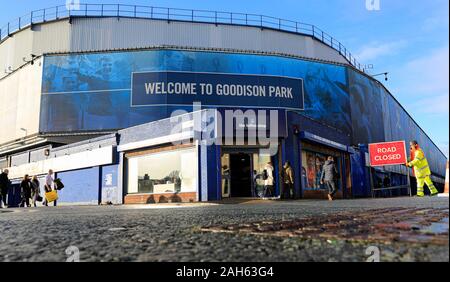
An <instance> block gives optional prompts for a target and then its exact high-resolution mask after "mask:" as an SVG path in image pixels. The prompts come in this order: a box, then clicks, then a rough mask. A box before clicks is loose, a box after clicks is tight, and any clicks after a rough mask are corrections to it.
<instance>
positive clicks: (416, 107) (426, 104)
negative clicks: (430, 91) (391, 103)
mask: <svg viewBox="0 0 450 282" xmlns="http://www.w3.org/2000/svg"><path fill="white" fill-rule="evenodd" d="M414 101H415V102H413V103H412V104H410V108H411V109H412V111H413V112H416V113H423V114H429V115H442V114H448V113H449V105H448V103H449V95H448V92H447V94H442V95H436V96H433V97H429V96H428V95H427V97H424V98H421V99H415V100H414Z"/></svg>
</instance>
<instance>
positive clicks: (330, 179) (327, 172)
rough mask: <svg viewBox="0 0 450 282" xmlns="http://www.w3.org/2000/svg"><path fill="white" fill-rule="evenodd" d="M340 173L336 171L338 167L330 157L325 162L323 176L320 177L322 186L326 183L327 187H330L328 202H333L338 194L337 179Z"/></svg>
mask: <svg viewBox="0 0 450 282" xmlns="http://www.w3.org/2000/svg"><path fill="white" fill-rule="evenodd" d="M337 174H338V171H337V169H336V165H335V163H334V160H333V157H332V156H328V159H327V160H326V161H325V164H324V165H323V167H322V175H321V176H320V184H323V183H324V182H325V185H326V186H327V187H328V200H330V201H332V200H333V196H334V194H335V193H336V192H337V190H336V183H335V181H334V180H335V177H336V176H337Z"/></svg>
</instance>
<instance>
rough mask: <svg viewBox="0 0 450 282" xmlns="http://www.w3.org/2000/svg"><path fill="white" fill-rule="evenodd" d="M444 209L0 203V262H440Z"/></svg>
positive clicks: (444, 252)
mask: <svg viewBox="0 0 450 282" xmlns="http://www.w3.org/2000/svg"><path fill="white" fill-rule="evenodd" d="M448 208H449V201H448V198H438V197H433V198H430V197H425V198H390V199H358V200H338V201H333V202H328V201H321V200H298V201H255V200H236V201H230V202H224V203H221V204H214V203H207V204H187V205H183V204H181V205H176V204H164V205H138V206H61V207H38V208H22V209H0V242H1V243H0V261H65V260H66V259H67V258H68V256H70V255H72V254H73V250H77V249H78V250H79V257H80V260H81V261H254V262H258V261H366V259H367V258H368V257H369V256H370V255H371V254H373V252H372V251H373V249H374V248H376V249H377V250H379V253H380V261H449V245H448V242H449V241H448V239H449V238H448ZM224 230H225V231H226V232H223V231H224ZM68 248H69V249H68ZM66 251H67V253H68V254H66ZM366 252H367V253H366Z"/></svg>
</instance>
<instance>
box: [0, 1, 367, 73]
mask: <svg viewBox="0 0 450 282" xmlns="http://www.w3.org/2000/svg"><path fill="white" fill-rule="evenodd" d="M75 17H86V18H92V17H108V18H110V17H117V18H139V19H149V20H164V21H168V22H171V21H179V22H193V23H205V24H215V25H219V24H220V25H222V24H228V25H236V26H248V27H257V28H261V29H272V30H277V31H282V32H289V33H294V34H298V35H303V36H310V37H312V38H313V39H316V40H318V41H319V42H322V43H323V44H325V45H327V46H328V47H331V48H332V49H334V50H335V51H337V52H339V54H340V55H341V56H342V57H343V58H345V60H347V61H348V63H349V64H350V65H352V66H354V67H355V68H357V69H359V70H361V71H363V72H364V71H365V69H366V68H367V67H368V66H366V65H363V64H361V63H359V62H358V61H357V60H356V58H355V57H353V55H352V54H351V52H349V51H348V50H347V48H346V47H345V46H344V45H343V44H342V43H341V42H340V41H339V40H337V39H335V38H334V37H333V36H331V35H330V34H328V33H326V32H325V31H323V30H322V29H320V28H318V27H317V26H315V25H312V24H307V23H302V22H297V21H292V20H286V19H281V18H276V17H271V16H265V15H258V14H249V13H235V12H225V11H209V10H194V9H179V8H168V7H155V6H143V5H129V4H89V3H83V4H81V3H77V4H67V5H59V6H54V7H49V8H44V9H40V10H35V11H32V12H30V13H28V14H26V15H24V16H22V17H19V18H18V19H15V20H13V21H10V22H8V23H7V24H6V25H4V26H2V27H0V44H1V43H2V42H3V41H4V40H6V39H7V38H9V37H12V36H13V35H14V34H15V33H17V32H20V31H21V30H23V29H26V28H28V27H31V26H33V25H35V24H42V23H47V22H52V21H59V20H63V19H69V20H71V19H72V18H75Z"/></svg>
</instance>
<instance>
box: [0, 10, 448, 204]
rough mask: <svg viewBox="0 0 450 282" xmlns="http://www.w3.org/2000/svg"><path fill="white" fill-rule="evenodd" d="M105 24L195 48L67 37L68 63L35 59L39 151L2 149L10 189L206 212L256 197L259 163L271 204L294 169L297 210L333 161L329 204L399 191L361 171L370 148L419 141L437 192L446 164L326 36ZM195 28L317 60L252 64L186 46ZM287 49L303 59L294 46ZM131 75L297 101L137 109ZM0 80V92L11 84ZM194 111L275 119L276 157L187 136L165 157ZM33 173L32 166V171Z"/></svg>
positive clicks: (52, 55)
mask: <svg viewBox="0 0 450 282" xmlns="http://www.w3.org/2000/svg"><path fill="white" fill-rule="evenodd" d="M102 9H103V7H102ZM120 9H121V8H120V7H119V11H122V10H120ZM122 9H123V7H122ZM81 10H82V11H83V9H81ZM102 13H103V10H102ZM161 14H162V13H161ZM119 15H120V14H119ZM155 17H156V16H155ZM241 17H242V16H241ZM241 19H242V18H241ZM108 20H111V16H104V17H95V18H93V17H89V16H74V15H70V16H69V15H67V17H65V16H64V17H61V19H60V18H58V19H56V18H55V19H54V20H53V21H50V23H41V25H43V26H45V25H59V24H67V23H66V21H69V22H70V23H68V24H69V25H70V27H69V28H70V29H76V28H77V25H80V26H81V25H86V26H87V27H84V28H85V30H84V32H85V33H88V30H92V29H93V28H94V27H96V28H98V29H100V31H99V32H100V33H101V32H104V31H105V29H108V24H107V23H102V21H108ZM112 20H113V21H115V22H116V23H115V24H121V25H126V24H130V25H132V27H127V28H135V29H136V30H135V32H138V29H139V27H140V26H142V25H147V26H148V25H155V24H158V25H159V24H162V25H164V26H166V25H175V24H176V25H178V26H177V27H175V28H180V29H183V28H184V29H183V30H189V32H186V33H188V35H186V36H191V38H190V39H189V41H190V42H191V45H189V46H186V45H183V46H181V44H180V45H179V46H178V45H174V44H167V41H164V42H162V43H166V44H159V45H158V46H149V43H145V44H144V43H134V42H135V41H136V40H135V41H133V40H131V41H130V40H128V41H127V40H122V39H120V40H122V41H123V43H120V44H114V43H111V45H114V46H115V45H117V46H119V45H120V46H119V47H117V46H116V47H114V46H113V47H105V46H100V47H98V46H97V45H101V44H97V43H95V42H98V41H102V40H105V41H114V40H113V39H111V38H109V39H106V37H105V38H102V37H101V36H100V35H99V34H100V33H99V34H97V35H96V36H93V35H92V33H91V34H83V33H82V31H79V30H78V31H77V33H76V32H75V31H71V35H70V36H71V39H70V40H69V41H70V42H69V43H68V45H70V48H67V50H65V49H64V48H63V47H61V51H60V50H53V51H49V52H45V51H43V52H42V53H41V54H38V59H37V60H39V63H40V65H41V70H40V71H41V75H42V79H41V81H40V93H38V94H39V97H40V100H39V104H40V107H39V115H38V119H37V121H36V122H37V123H38V125H37V127H38V130H37V132H35V135H34V136H33V137H34V138H35V139H39V140H40V141H42V140H44V141H42V142H39V143H38V142H36V141H30V144H29V145H28V146H27V147H25V146H20V145H16V146H13V145H14V140H11V141H8V142H4V144H6V145H8V146H9V147H7V146H6V145H4V149H3V151H2V154H1V157H3V158H4V162H3V163H2V167H3V168H6V167H8V168H9V169H10V170H11V171H12V172H13V175H15V176H16V177H17V178H19V176H20V174H21V173H23V172H25V171H27V169H28V170H30V171H31V172H30V173H31V174H38V175H43V174H44V173H45V170H46V169H47V168H49V167H51V168H52V169H54V170H55V171H56V174H57V176H58V177H60V178H61V179H63V181H64V180H65V183H66V188H64V189H63V191H61V195H60V197H61V199H62V201H63V202H68V203H73V202H77V203H95V204H96V203H102V202H113V203H152V202H171V201H210V200H220V199H223V198H226V197H254V196H257V195H258V193H259V191H260V189H261V186H262V183H261V181H260V180H258V178H256V180H255V176H256V175H258V174H259V173H261V171H262V170H263V169H264V165H265V164H266V163H267V162H268V161H271V162H272V163H273V164H274V167H275V172H276V181H275V183H276V194H277V195H281V194H283V189H284V188H283V185H282V181H281V176H280V170H281V166H282V164H283V163H284V162H285V161H290V163H291V164H292V166H293V168H294V172H295V185H294V186H295V187H294V188H295V189H294V191H295V197H297V198H309V197H315V198H321V197H325V196H326V190H325V187H324V186H323V185H322V184H320V173H321V169H322V165H323V163H324V161H325V158H326V157H327V156H328V155H332V156H334V157H335V159H336V161H337V163H338V167H339V173H340V177H339V180H338V182H339V185H338V186H339V192H338V197H342V198H352V197H367V196H370V195H371V190H370V182H371V181H370V177H373V179H372V180H373V181H372V182H373V183H374V186H375V187H381V186H383V180H384V179H385V178H388V179H389V181H390V185H392V186H396V185H402V184H406V183H407V176H406V175H407V170H406V169H405V168H404V167H400V166H398V167H397V166H393V167H381V168H377V169H374V168H369V167H368V166H367V164H366V162H367V160H366V159H367V144H368V143H374V142H383V141H394V140H405V141H407V142H408V141H409V140H417V141H418V142H419V144H420V145H421V147H422V148H423V149H424V151H425V154H426V156H427V158H428V161H429V163H430V167H431V170H432V172H433V180H434V181H435V182H436V186H437V187H441V189H442V185H443V179H444V175H445V165H446V161H447V160H446V157H445V156H444V155H443V154H442V152H441V151H440V150H439V149H438V148H437V146H436V145H435V144H434V143H433V142H432V140H431V139H430V138H429V137H428V136H427V135H426V133H425V132H424V131H423V130H422V129H421V128H420V127H419V126H418V125H417V124H416V123H415V121H414V120H413V119H412V118H411V116H410V115H409V114H408V113H407V112H406V111H405V110H404V108H403V107H402V106H401V105H400V104H399V103H398V101H397V100H396V99H395V98H394V97H393V95H392V94H391V93H390V92H389V91H388V90H387V89H386V88H385V87H384V86H383V85H382V84H381V83H380V82H379V81H377V80H375V79H373V78H372V77H370V76H369V75H368V74H366V73H365V72H364V70H362V69H361V68H358V65H357V64H356V63H355V62H354V61H353V60H352V58H351V57H350V59H349V57H348V56H347V50H346V49H343V47H341V44H340V43H339V45H338V46H339V50H336V49H337V47H336V45H333V41H331V45H330V44H327V42H326V40H325V39H324V35H323V33H322V35H321V36H320V35H319V36H317V35H316V33H315V32H316V31H315V30H314V28H313V33H312V34H307V33H306V32H305V31H298V32H293V31H290V30H282V29H277V28H272V27H270V26H264V27H262V26H257V25H256V24H249V23H248V22H247V24H242V23H239V22H238V23H217V22H201V21H194V22H190V21H186V20H183V19H173V20H172V21H167V19H162V18H151V19H142V18H139V19H138V18H134V17H132V18H130V17H121V16H119V17H117V18H112ZM89 21H93V22H89ZM94 21H95V22H94ZM143 21H145V22H143ZM216 21H217V19H216ZM255 21H256V20H255ZM103 24H104V25H103ZM36 25H38V24H33V25H31V27H25V28H21V29H20V30H18V31H17V32H16V33H14V34H13V35H12V36H10V37H9V38H2V43H0V44H3V45H5V44H6V43H7V42H8V40H12V38H14V37H18V36H19V35H20V33H23V32H25V31H26V30H27V29H30V30H32V31H31V32H34V33H35V34H36V32H38V31H36V30H37V28H36V27H35V26H36ZM192 25H194V26H192ZM255 25H256V26H255ZM198 26H207V27H208V28H210V29H212V30H210V33H211V34H214V33H215V32H218V31H215V30H214V29H215V28H218V26H219V27H220V26H222V28H227V29H230V28H231V29H232V28H236V30H234V31H233V34H235V35H236V33H242V34H247V33H246V32H250V33H252V32H255V33H258V34H259V33H264V32H266V34H263V35H261V34H259V35H258V36H263V37H266V38H267V40H274V41H276V40H281V41H282V39H280V38H279V37H277V36H278V35H277V34H282V35H283V36H288V37H289V38H287V39H286V42H285V44H283V42H281V43H280V45H286V44H287V45H289V44H291V43H290V41H289V40H296V39H292V38H291V37H298V38H299V40H303V41H304V42H306V43H305V44H309V43H308V42H310V41H311V42H313V43H311V44H313V45H311V46H312V47H311V48H313V49H314V48H318V49H320V50H321V51H320V52H319V51H317V52H316V53H315V55H314V56H311V55H308V54H307V53H305V54H295V53H296V52H294V51H292V52H291V53H289V52H286V51H284V52H280V50H278V49H277V48H278V47H277V46H274V47H270V46H269V47H267V46H266V45H264V44H262V45H261V46H263V47H261V48H255V50H250V49H249V48H243V47H242V48H238V47H235V48H230V46H224V47H220V46H209V47H208V46H206V47H205V46H202V44H203V43H198V44H196V43H195V38H196V37H199V38H201V34H199V35H196V34H194V31H195V29H196V28H199V27H198ZM64 28H65V27H64ZM112 28H113V27H111V29H112ZM170 28H172V27H170ZM33 29H35V31H33ZM247 29H250V31H248V30H247ZM80 30H81V29H80ZM89 32H90V31H89ZM108 32H111V33H112V34H114V33H115V32H116V33H120V32H124V31H120V30H116V31H114V30H113V31H111V30H108ZM166 32H169V31H166ZM221 32H222V31H221ZM267 32H270V33H267ZM274 34H275V35H276V36H275V35H274ZM34 36H36V35H34ZM72 36H73V38H72ZM75 36H76V37H75ZM83 36H86V38H83ZM171 36H176V35H175V34H174V35H172V34H171V33H167V34H166V37H171ZM177 36H179V35H177ZM208 36H212V35H208ZM251 36H254V35H252V34H250V35H249V37H251ZM237 37H239V36H237ZM74 38H76V40H79V41H89V43H86V44H85V45H88V44H91V45H92V46H97V47H95V48H94V47H92V46H91V47H90V48H86V47H83V48H81V47H74V46H73V45H74V44H80V45H82V44H81V43H73V40H75V39H74ZM16 40H17V39H16ZM198 40H199V42H200V41H201V39H198ZM227 40H231V41H233V40H234V39H233V38H228V39H227ZM242 40H245V39H242ZM247 40H251V38H249V39H247ZM144 41H145V39H144ZM168 41H170V40H168ZM130 42H131V43H130ZM94 43H95V44H97V45H95V44H94ZM169 43H171V42H169ZM121 44H122V45H121ZM127 44H128V48H126V46H127ZM314 44H316V45H314ZM224 45H228V43H224ZM0 46H1V45H0ZM124 46H125V47H124ZM225 47H226V48H225ZM271 48H273V50H272V49H271ZM289 48H290V49H292V50H295V49H297V48H299V49H301V47H298V46H294V45H292V46H289ZM344 50H345V52H344ZM327 53H329V54H331V55H328V54H327ZM22 68H23V67H22ZM17 71H20V70H17ZM138 74H143V79H144V81H145V79H147V78H149V79H156V80H158V81H159V82H163V83H166V85H167V84H168V83H176V82H183V81H185V80H186V79H188V80H189V81H191V82H193V83H197V84H199V82H200V81H202V82H205V83H208V82H211V83H215V84H220V83H223V84H233V83H234V82H235V83H236V84H248V83H250V82H249V81H250V80H249V79H250V78H251V80H252V81H253V83H254V84H258V85H264V83H268V84H270V85H274V86H280V85H288V84H289V83H293V84H292V85H294V86H293V88H294V89H295V91H294V94H293V95H294V97H292V99H278V100H277V99H275V98H273V99H269V97H267V96H265V97H262V96H261V97H256V95H254V96H252V97H244V96H239V95H218V92H217V90H216V88H215V89H214V90H213V92H214V93H212V94H211V95H200V94H198V95H185V96H184V95H169V94H166V95H160V96H159V97H158V101H157V102H152V101H154V100H149V101H150V102H147V103H142V101H140V100H139V99H138V98H136V97H137V96H136V95H143V98H142V99H147V97H145V94H139V93H138V92H139V91H143V88H142V89H140V90H139V87H140V86H139V85H137V86H136V85H134V84H137V82H136V79H138ZM154 74H157V75H156V76H155V75H154ZM174 74H178V75H174ZM179 74H183V75H179ZM146 75H147V76H146ZM152 77H153V78H152ZM154 77H157V78H154ZM249 77H250V78H249ZM1 79H2V80H3V81H6V80H7V79H8V76H6V77H3V78H1ZM133 81H134V83H133ZM255 81H256V82H255ZM0 82H1V80H0ZM297 82H299V84H296V83H297ZM296 85H297V86H296ZM141 87H142V85H141ZM269 87H270V86H269ZM0 89H1V88H0ZM1 94H3V93H1ZM136 101H137V102H136ZM193 102H200V103H201V105H202V109H215V110H217V111H218V112H219V113H223V112H224V111H225V110H226V109H234V110H239V109H241V110H243V111H247V110H255V111H256V110H262V109H266V110H273V109H277V110H278V115H277V117H278V118H277V122H278V127H279V128H281V129H282V130H279V135H280V136H279V138H278V139H277V140H278V145H277V152H276V154H275V155H273V156H268V155H266V154H264V153H263V152H262V151H261V149H262V147H263V146H258V145H248V144H246V143H245V144H243V145H242V144H241V145H237V144H233V145H210V146H203V145H202V144H201V142H199V141H198V140H197V139H196V137H195V134H193V135H192V136H191V135H187V136H185V137H183V138H181V137H179V138H178V139H177V140H178V141H179V140H181V139H186V140H190V142H187V143H188V144H179V145H174V144H173V142H171V141H170V140H171V138H175V137H174V134H173V133H171V132H170V131H171V125H170V124H168V123H167V118H168V117H170V116H171V115H172V113H173V112H174V111H176V110H185V111H187V112H192V111H193V105H192V103H193ZM189 115H190V114H188V116H189ZM30 138H31V137H30ZM172 141H173V140H172ZM22 142H23V140H22ZM33 142H36V143H33ZM105 148H108V149H107V153H105V151H102V152H100V151H98V150H100V149H105ZM97 151H98V152H97ZM86 152H88V153H86ZM96 152H97V153H96ZM83 154H85V155H83ZM96 154H102V157H100V158H97V160H98V159H101V160H99V161H96V160H92V161H91V162H90V161H86V162H85V164H84V162H80V161H79V158H80V157H81V158H83V156H85V157H84V159H86V158H88V157H86V156H89V155H91V156H97V155H96ZM104 154H108V157H105V155H104ZM24 155H26V157H24ZM98 156H100V155H98ZM72 157H73V158H72ZM58 158H66V161H62V162H60V161H58V160H57V159H58ZM33 163H34V164H39V165H35V166H33ZM59 163H64V165H59ZM67 163H72V164H71V165H68V164H67ZM81 163H83V164H81ZM369 170H372V171H371V172H370V171H369ZM80 179H81V180H80ZM412 180H413V179H412ZM80 181H81V182H80ZM413 186H414V181H413ZM406 193H407V191H406V190H398V191H390V192H385V193H384V192H383V193H380V195H406ZM12 194H13V193H12ZM11 201H13V200H11Z"/></svg>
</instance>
